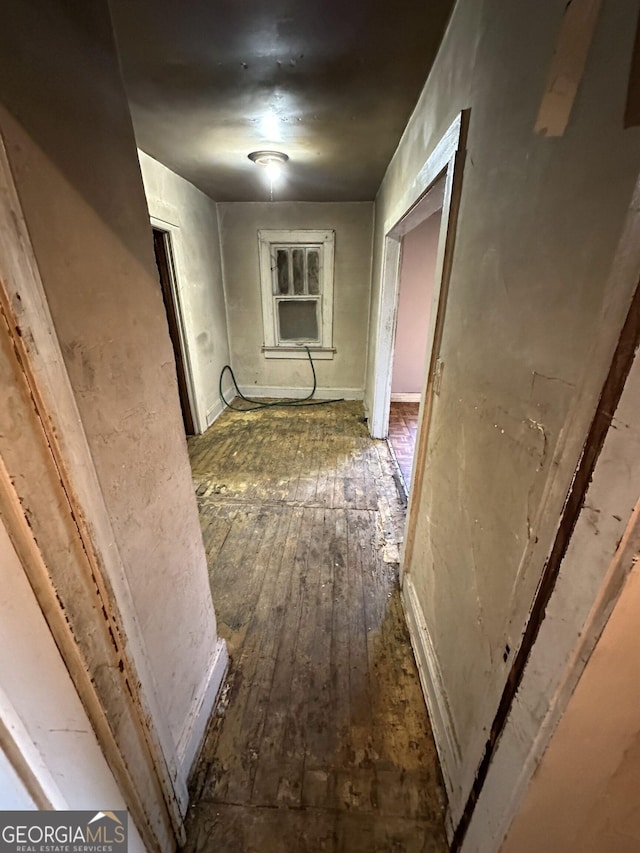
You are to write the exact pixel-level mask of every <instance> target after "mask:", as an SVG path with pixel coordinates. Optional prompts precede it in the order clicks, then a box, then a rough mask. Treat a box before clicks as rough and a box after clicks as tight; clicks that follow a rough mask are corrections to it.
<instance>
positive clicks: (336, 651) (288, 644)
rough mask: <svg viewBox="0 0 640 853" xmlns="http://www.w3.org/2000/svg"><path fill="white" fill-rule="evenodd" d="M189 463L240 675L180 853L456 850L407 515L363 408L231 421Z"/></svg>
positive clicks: (201, 772) (197, 783) (203, 763)
mask: <svg viewBox="0 0 640 853" xmlns="http://www.w3.org/2000/svg"><path fill="white" fill-rule="evenodd" d="M189 452H190V456H191V464H192V469H193V476H194V481H195V484H196V490H197V495H198V504H199V508H200V518H201V524H202V530H203V535H204V541H205V546H206V550H207V556H208V564H209V572H210V579H211V587H212V592H213V601H214V605H215V609H216V613H217V617H218V632H219V634H220V635H221V636H223V637H224V638H225V639H226V640H227V643H228V647H229V653H230V658H231V666H230V671H229V676H228V679H227V685H226V688H225V693H224V696H223V699H222V700H221V702H220V703H219V707H218V709H217V711H216V714H215V715H214V718H213V720H212V722H211V725H210V728H209V731H208V734H207V738H206V741H205V745H204V749H203V752H202V754H201V757H200V761H199V764H198V767H197V770H196V772H195V775H194V779H193V782H192V791H191V795H192V806H191V808H190V813H189V817H188V822H187V845H186V848H185V850H186V851H188V853H201V852H202V851H211V853H214V851H215V853H252V851H256V852H257V851H260V853H285V851H286V853H289V851H296V853H305V851H308V853H321V851H348V853H360V852H362V853H373V851H380V853H383V851H402V852H403V853H412V851H415V853H431V851H434V853H435V851H444V850H446V849H447V845H446V842H445V836H444V824H443V812H444V808H443V803H444V796H443V788H442V784H441V779H440V773H439V769H438V763H437V757H436V752H435V747H434V744H433V738H432V734H431V729H430V726H429V721H428V717H427V713H426V710H425V706H424V700H423V698H422V693H421V690H420V683H419V680H418V673H417V670H416V667H415V663H414V659H413V654H412V651H411V646H410V642H409V636H408V633H407V629H406V625H405V621H404V616H403V613H402V606H401V602H400V595H399V589H398V544H399V538H400V536H401V531H402V525H403V523H404V509H403V507H402V504H401V502H400V500H399V497H398V493H397V490H396V486H395V483H394V480H393V468H392V463H391V460H390V457H389V452H388V449H387V445H386V443H385V442H376V441H373V440H372V439H370V438H369V436H368V433H367V430H366V426H365V425H364V423H363V418H362V405H361V404H360V403H352V402H344V403H337V404H331V405H328V406H315V407H308V408H304V409H270V410H269V409H268V410H263V411H259V412H251V413H245V414H237V413H233V412H225V413H224V414H223V415H222V416H221V417H220V418H219V420H218V421H217V422H216V423H215V424H214V425H213V427H211V428H210V429H209V430H208V431H207V433H206V434H205V435H204V436H199V437H196V438H193V439H189Z"/></svg>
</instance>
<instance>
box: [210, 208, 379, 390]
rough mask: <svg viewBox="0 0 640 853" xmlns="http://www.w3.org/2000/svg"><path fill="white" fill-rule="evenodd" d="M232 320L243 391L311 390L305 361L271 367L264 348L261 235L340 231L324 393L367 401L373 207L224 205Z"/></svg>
mask: <svg viewBox="0 0 640 853" xmlns="http://www.w3.org/2000/svg"><path fill="white" fill-rule="evenodd" d="M218 214H219V218H220V236H221V240H222V254H223V264H224V281H225V291H226V296H227V310H228V316H229V337H230V343H231V358H232V364H233V369H234V371H235V373H236V378H237V380H238V382H239V383H240V384H241V385H246V386H250V387H251V386H254V387H255V386H257V387H258V388H260V387H263V388H264V387H266V388H273V387H276V388H283V389H291V388H296V389H300V388H309V387H310V386H311V382H312V380H311V374H310V370H309V365H308V363H307V362H306V361H305V360H304V359H302V360H301V359H296V360H276V359H266V358H265V357H264V356H263V354H262V352H261V351H260V348H261V347H262V344H263V327H262V308H261V301H260V275H259V267H258V230H259V229H261V228H265V229H284V228H290V229H305V228H306V229H331V230H334V231H335V235H336V242H335V278H334V290H333V320H334V324H333V345H334V346H335V347H336V349H337V352H336V354H335V357H334V358H333V360H331V361H318V362H316V373H317V376H318V386H319V387H320V388H330V389H337V390H339V391H342V390H347V391H354V392H359V393H360V394H361V393H362V389H363V387H364V371H365V359H366V348H367V322H368V316H369V289H370V280H371V228H372V217H373V205H372V204H371V203H369V202H354V203H335V204H329V203H300V202H296V203H294V202H267V203H231V204H220V205H218Z"/></svg>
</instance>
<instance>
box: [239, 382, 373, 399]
mask: <svg viewBox="0 0 640 853" xmlns="http://www.w3.org/2000/svg"><path fill="white" fill-rule="evenodd" d="M240 390H241V391H242V393H243V394H244V395H245V396H247V397H256V398H260V397H274V398H275V399H280V398H282V399H289V398H291V399H300V398H302V397H306V396H308V394H309V392H310V391H311V389H310V388H282V387H277V386H275V385H273V386H269V385H241V386H240ZM314 397H315V398H316V399H318V400H333V399H339V398H341V399H344V400H364V389H363V388H316V393H315V395H314Z"/></svg>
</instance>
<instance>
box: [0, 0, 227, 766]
mask: <svg viewBox="0 0 640 853" xmlns="http://www.w3.org/2000/svg"><path fill="white" fill-rule="evenodd" d="M9 5H10V8H6V9H5V20H4V24H3V27H2V28H1V30H0V93H1V96H2V107H1V108H0V133H1V134H2V137H3V139H4V141H5V144H6V148H7V152H8V158H9V162H10V165H11V169H12V172H13V176H14V180H15V184H16V188H17V191H18V194H19V198H20V202H21V205H22V208H23V211H24V216H25V220H26V223H27V226H28V229H29V232H30V236H31V240H32V243H33V249H34V252H35V256H36V259H37V263H38V267H39V271H40V274H41V277H42V282H43V286H44V289H45V292H46V296H47V300H48V303H49V307H50V310H51V314H52V317H53V322H54V326H55V329H54V330H52V332H53V333H54V334H56V335H57V337H58V339H59V342H60V345H61V348H62V351H63V355H64V358H65V364H66V368H67V371H68V374H69V377H70V381H71V384H72V387H73V390H74V393H75V398H76V401H77V405H78V408H79V412H80V417H81V420H82V425H83V428H84V431H85V433H86V437H87V440H88V444H89V446H90V450H91V454H92V456H93V461H94V463H95V468H96V472H97V476H98V480H99V483H100V487H101V490H102V492H103V496H104V501H105V504H106V507H107V511H108V515H109V520H110V523H111V526H112V529H113V534H114V541H112V542H110V547H111V548H112V549H114V550H115V551H117V552H118V553H119V558H120V559H121V561H122V565H123V566H124V571H125V573H126V577H127V581H128V584H129V586H130V589H131V593H132V597H133V605H134V608H135V618H136V620H137V622H138V623H139V625H140V629H141V633H142V637H143V640H144V644H145V647H146V652H147V655H148V659H149V665H148V666H147V667H146V669H147V670H150V673H151V675H150V679H151V681H152V682H153V684H149V685H146V687H147V688H149V689H153V690H155V691H157V695H158V699H159V704H160V705H161V707H162V709H163V712H164V714H165V715H166V721H165V722H166V727H167V728H168V731H169V733H170V736H171V741H172V743H170V744H166V743H165V744H164V747H165V749H166V750H167V749H168V750H169V753H170V754H168V755H166V756H165V757H166V758H167V761H168V763H169V765H170V766H171V765H174V764H175V763H177V764H180V762H181V760H183V761H184V762H186V763H187V764H188V760H189V757H191V758H192V757H193V755H192V753H191V754H190V755H189V750H188V749H186V747H185V744H186V743H187V742H188V740H189V737H190V735H191V734H192V733H193V731H194V729H193V726H194V719H195V720H197V719H198V718H199V717H200V716H201V715H202V714H204V716H205V717H206V716H207V714H208V710H209V709H210V706H211V702H212V700H213V696H212V695H211V684H212V681H211V679H212V672H213V669H214V667H215V665H216V662H217V661H218V657H217V655H218V653H219V651H220V647H219V646H218V644H217V636H216V622H215V616H214V612H213V606H212V602H211V595H210V591H209V585H208V577H207V565H206V558H205V553H204V547H203V543H202V536H201V533H200V526H199V520H198V514H197V509H196V503H195V497H194V493H193V486H192V482H191V476H190V468H189V462H188V457H187V450H186V442H185V436H184V429H183V424H182V419H181V413H180V407H179V400H178V391H177V383H176V371H175V362H174V358H173V352H172V348H171V342H170V340H169V335H168V331H167V321H166V316H165V312H164V307H163V302H162V296H161V293H160V289H159V287H158V276H157V270H156V266H155V261H154V256H153V246H152V237H151V229H150V226H149V218H148V213H147V207H146V203H145V197H144V190H143V185H142V180H141V176H140V168H139V163H138V159H137V152H136V146H135V140H134V135H133V129H132V125H131V119H130V115H129V109H128V104H127V100H126V97H125V93H124V89H123V86H122V81H121V78H120V71H119V64H118V57H117V54H116V50H115V46H114V41H113V35H112V30H111V22H110V16H109V10H108V7H107V4H106V2H102V0H90V2H87V3H84V4H81V5H78V4H71V5H70V4H67V3H64V2H57V0H56V2H38V1H37V0H36V1H35V2H29V3H23V2H10V4H9ZM88 523H89V524H91V519H90V518H89V519H88ZM141 669H145V668H143V667H141ZM201 703H204V704H201ZM185 738H186V741H185ZM185 749H186V751H185ZM181 757H182V758H181ZM179 769H180V773H181V774H182V775H183V777H186V773H187V772H188V770H189V768H188V766H187V767H185V766H182V767H180V768H179Z"/></svg>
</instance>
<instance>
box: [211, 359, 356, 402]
mask: <svg viewBox="0 0 640 853" xmlns="http://www.w3.org/2000/svg"><path fill="white" fill-rule="evenodd" d="M305 349H306V351H307V356H308V358H309V364H310V365H311V372H312V373H313V388H312V389H311V392H310V393H309V394H307V396H306V397H302V398H301V399H292V400H274V401H273V402H271V403H267V402H264V401H260V400H252V399H251V397H245V396H244V394H243V393H242V391H241V390H240V389H239V388H238V383H237V382H236V377H235V375H234V373H233V369H232V368H231V365H230V364H225V366H224V367H223V368H222V370H221V371H220V381H219V383H218V390H219V392H220V399H221V400H222V402H223V403H224V404H225V406H226V407H227V409H231V410H232V411H234V412H255V411H257V410H258V409H271V408H274V407H275V406H289V407H291V408H303V407H304V406H326V405H327V404H328V403H341V402H342V401H343V400H344V397H339V398H337V399H335V400H313V399H312V397H313V395H314V394H315V393H316V388H317V387H318V383H317V379H316V369H315V367H314V364H313V359H312V358H311V352H310V351H309V347H305ZM227 371H229V374H230V375H231V381H232V382H233V387H234V388H235V389H236V395H237V396H238V397H240V398H241V399H242V400H244V401H245V403H250V404H251V405H250V406H248V407H246V408H243V409H240V408H238V407H237V406H234V405H233V404H232V403H229V402H228V401H227V400H226V399H225V396H224V394H223V392H222V380H223V378H224V374H225V373H226V372H227Z"/></svg>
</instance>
